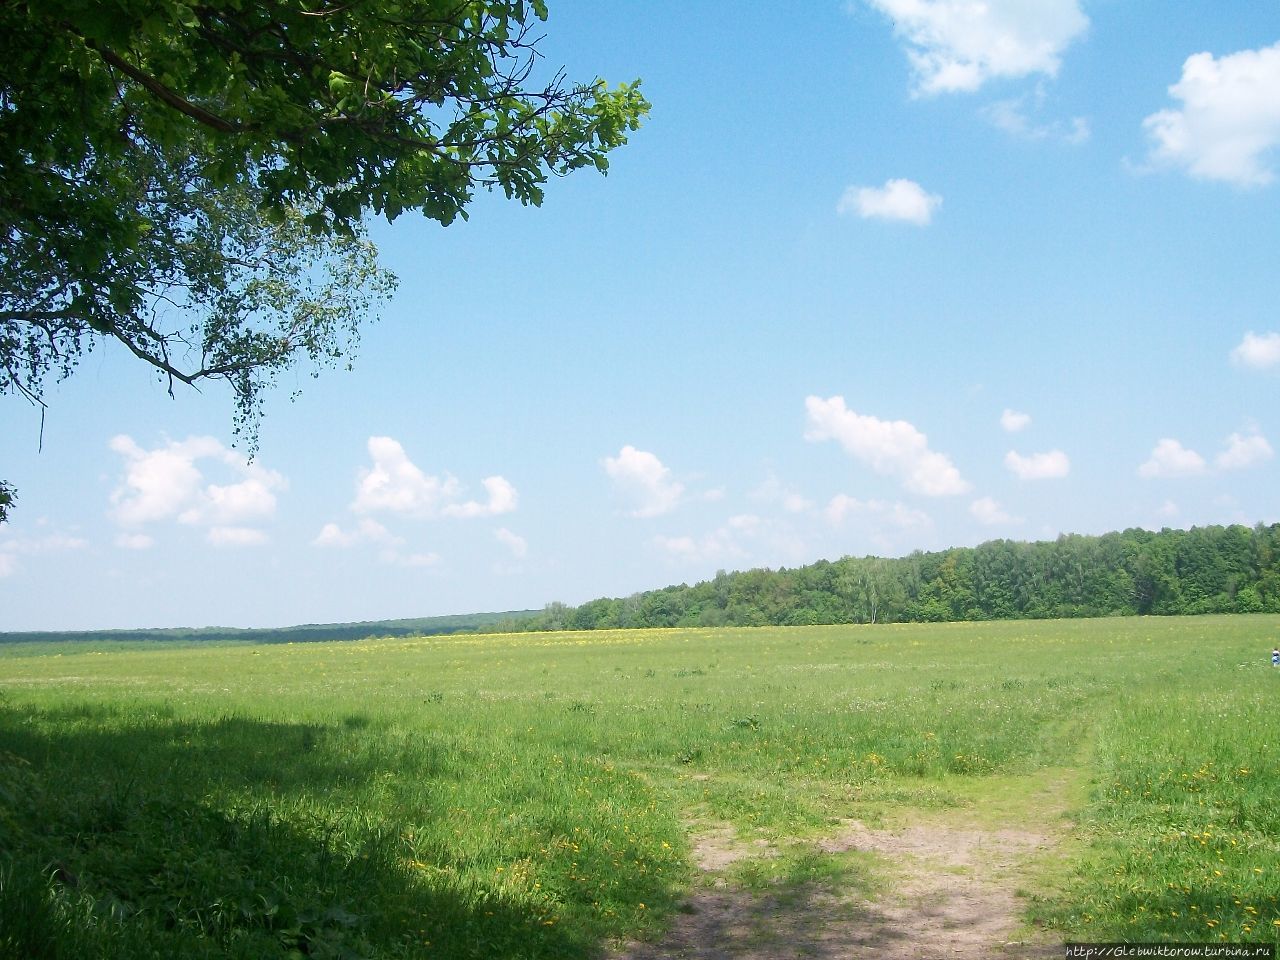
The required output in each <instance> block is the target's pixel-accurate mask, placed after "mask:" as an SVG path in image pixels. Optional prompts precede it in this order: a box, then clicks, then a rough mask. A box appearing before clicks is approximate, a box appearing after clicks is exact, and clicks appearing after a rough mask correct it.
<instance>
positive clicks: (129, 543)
mask: <svg viewBox="0 0 1280 960" xmlns="http://www.w3.org/2000/svg"><path fill="white" fill-rule="evenodd" d="M155 545H156V541H155V538H153V537H149V536H147V534H145V533H121V534H119V535H118V536H117V537H116V546H117V547H120V548H121V549H123V550H150V549H151V548H152V547H154V546H155Z"/></svg>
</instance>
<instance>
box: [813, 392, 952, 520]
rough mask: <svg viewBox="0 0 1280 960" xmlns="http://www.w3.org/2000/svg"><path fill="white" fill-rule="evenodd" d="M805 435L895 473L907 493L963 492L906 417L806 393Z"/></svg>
mask: <svg viewBox="0 0 1280 960" xmlns="http://www.w3.org/2000/svg"><path fill="white" fill-rule="evenodd" d="M805 408H806V410H807V412H808V423H807V426H806V428H805V434H804V436H805V439H806V440H809V441H811V442H815V443H816V442H820V441H823V440H834V441H836V442H837V443H839V444H840V446H842V447H843V448H844V449H845V451H846V452H847V453H848V454H850V455H851V456H852V457H854V458H855V459H857V460H860V461H862V462H863V463H865V464H867V465H868V466H870V467H871V469H872V470H874V471H875V472H876V473H879V474H882V475H885V476H891V477H895V478H896V479H897V480H899V481H900V482H901V483H902V485H903V486H904V487H906V489H908V490H910V491H911V492H912V493H920V494H924V495H925V496H929V497H942V496H950V495H953V494H960V493H964V492H966V491H967V490H968V489H969V484H968V482H967V481H965V479H964V478H963V477H962V476H960V471H959V470H957V469H956V467H955V465H954V464H953V463H952V462H951V460H950V459H949V458H948V457H947V456H946V455H945V454H941V453H938V452H936V451H934V450H930V449H929V438H928V437H927V436H925V435H924V434H923V433H921V432H920V431H919V430H917V429H916V428H915V427H914V426H912V425H911V424H910V423H907V422H906V421H905V420H880V419H878V418H877V417H872V416H867V415H864V414H859V413H856V412H854V411H853V410H850V409H848V408H847V407H846V406H845V402H844V397H839V396H836V397H830V398H828V399H826V400H823V399H822V398H821V397H808V398H806V400H805Z"/></svg>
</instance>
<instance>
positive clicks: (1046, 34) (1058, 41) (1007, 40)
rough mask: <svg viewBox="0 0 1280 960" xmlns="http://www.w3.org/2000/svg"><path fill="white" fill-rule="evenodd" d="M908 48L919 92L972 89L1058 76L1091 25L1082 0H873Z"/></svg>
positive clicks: (949, 91)
mask: <svg viewBox="0 0 1280 960" xmlns="http://www.w3.org/2000/svg"><path fill="white" fill-rule="evenodd" d="M868 2H869V3H870V5H871V6H873V7H875V8H876V9H877V10H879V11H881V12H882V13H884V14H885V15H886V16H888V17H889V18H890V19H891V20H892V21H893V24H894V29H895V30H896V31H897V33H898V35H899V36H901V37H902V38H903V39H904V40H905V41H906V43H907V46H908V49H907V56H908V58H909V59H910V61H911V66H912V69H913V70H914V72H915V75H916V92H917V93H920V94H934V93H953V92H972V91H974V90H977V89H978V88H979V87H981V86H982V85H983V84H984V83H986V82H987V81H988V80H992V79H997V78H1018V77H1026V76H1030V75H1032V74H1044V75H1047V76H1055V75H1056V74H1057V72H1058V68H1059V67H1060V66H1061V63H1062V53H1063V51H1065V50H1066V48H1067V47H1068V46H1069V45H1070V44H1071V42H1072V41H1073V40H1075V39H1076V38H1078V37H1080V36H1081V35H1082V34H1083V33H1084V32H1085V30H1086V28H1087V27H1088V26H1089V19H1088V17H1086V16H1085V15H1084V13H1083V11H1081V9H1080V5H1079V3H1078V2H1077V0H1036V2H1034V3H1028V2H1026V0H868Z"/></svg>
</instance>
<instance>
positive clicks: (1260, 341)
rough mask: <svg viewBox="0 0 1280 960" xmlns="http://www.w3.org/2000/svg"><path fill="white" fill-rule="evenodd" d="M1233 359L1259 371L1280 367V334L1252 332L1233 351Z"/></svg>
mask: <svg viewBox="0 0 1280 960" xmlns="http://www.w3.org/2000/svg"><path fill="white" fill-rule="evenodd" d="M1231 359H1232V360H1233V361H1235V362H1236V363H1238V364H1240V365H1241V366H1244V367H1254V368H1255V369H1257V370H1266V369H1268V368H1269V367H1275V366H1280V333H1275V332H1271V333H1254V332H1253V331H1252V330H1250V331H1249V332H1248V333H1246V334H1245V335H1244V339H1243V340H1241V341H1240V343H1239V345H1238V346H1237V347H1236V348H1235V349H1234V350H1232V351H1231Z"/></svg>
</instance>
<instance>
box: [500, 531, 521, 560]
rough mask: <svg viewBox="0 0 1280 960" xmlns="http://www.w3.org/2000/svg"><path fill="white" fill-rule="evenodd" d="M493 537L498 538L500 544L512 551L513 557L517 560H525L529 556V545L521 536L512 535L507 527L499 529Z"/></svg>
mask: <svg viewBox="0 0 1280 960" xmlns="http://www.w3.org/2000/svg"><path fill="white" fill-rule="evenodd" d="M493 535H494V536H495V537H497V538H498V540H499V542H501V543H503V544H505V545H506V547H507V549H508V550H510V551H511V555H512V556H513V557H515V558H516V559H517V560H519V559H523V558H524V557H525V556H527V555H528V553H529V544H528V542H527V541H526V540H525V538H524V537H522V536H520V535H519V534H516V533H512V532H511V531H510V530H508V529H507V528H506V527H499V528H498V529H497V530H495V531H494V532H493Z"/></svg>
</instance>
